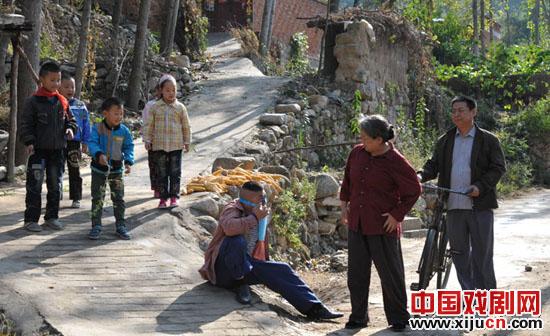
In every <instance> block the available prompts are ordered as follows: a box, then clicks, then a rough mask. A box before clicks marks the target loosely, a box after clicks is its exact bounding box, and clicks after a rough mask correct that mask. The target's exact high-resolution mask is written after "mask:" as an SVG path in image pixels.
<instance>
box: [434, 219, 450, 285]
mask: <svg viewBox="0 0 550 336" xmlns="http://www.w3.org/2000/svg"><path fill="white" fill-rule="evenodd" d="M441 220H442V223H441V227H440V232H439V244H438V245H439V246H438V250H439V251H438V258H437V264H438V265H437V267H436V268H437V289H444V288H445V287H447V283H448V282H449V276H450V275H451V267H452V264H453V260H452V258H451V250H450V248H449V246H448V245H449V237H448V236H447V228H446V221H445V218H442V219H441Z"/></svg>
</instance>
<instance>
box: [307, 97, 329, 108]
mask: <svg viewBox="0 0 550 336" xmlns="http://www.w3.org/2000/svg"><path fill="white" fill-rule="evenodd" d="M308 100H309V105H310V106H319V107H321V108H322V109H324V108H325V107H327V105H328V102H329V100H328V97H327V96H322V95H313V96H310V97H309V98H308Z"/></svg>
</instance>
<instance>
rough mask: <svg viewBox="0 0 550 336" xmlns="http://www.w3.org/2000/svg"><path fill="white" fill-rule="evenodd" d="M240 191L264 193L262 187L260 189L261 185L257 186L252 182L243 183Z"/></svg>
mask: <svg viewBox="0 0 550 336" xmlns="http://www.w3.org/2000/svg"><path fill="white" fill-rule="evenodd" d="M241 189H245V190H250V191H253V192H262V191H264V187H262V185H261V184H259V183H258V182H254V181H248V182H245V183H244V184H243V185H242V186H241Z"/></svg>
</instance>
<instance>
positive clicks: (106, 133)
mask: <svg viewBox="0 0 550 336" xmlns="http://www.w3.org/2000/svg"><path fill="white" fill-rule="evenodd" d="M101 110H102V111H103V115H104V117H105V118H104V119H103V121H102V122H100V123H97V124H95V125H94V127H93V128H92V136H91V138H90V141H89V142H88V150H89V152H90V156H91V157H92V164H91V168H92V214H91V217H92V229H91V231H90V233H89V234H88V238H90V239H93V240H96V239H98V238H99V236H100V235H101V229H102V226H101V214H102V212H103V199H104V198H105V189H106V186H107V183H109V187H110V188H111V200H112V201H113V210H114V214H115V219H116V234H117V235H118V236H119V237H120V238H121V239H125V240H128V239H130V235H129V234H128V229H127V228H126V224H125V222H124V211H125V206H124V181H123V179H122V174H123V169H124V172H125V173H126V174H129V173H130V170H131V168H130V167H131V166H132V165H133V164H134V142H133V140H132V134H131V133H130V130H129V129H128V128H127V127H126V126H124V125H122V124H121V122H122V118H123V116H124V106H123V104H122V101H121V100H120V99H118V98H116V97H111V98H107V99H106V100H105V101H104V102H103V104H102V105H101Z"/></svg>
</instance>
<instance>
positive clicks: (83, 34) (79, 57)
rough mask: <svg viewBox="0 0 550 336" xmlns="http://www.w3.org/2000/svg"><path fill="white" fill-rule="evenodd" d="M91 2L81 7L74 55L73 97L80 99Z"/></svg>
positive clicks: (86, 52)
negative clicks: (77, 39)
mask: <svg viewBox="0 0 550 336" xmlns="http://www.w3.org/2000/svg"><path fill="white" fill-rule="evenodd" d="M92 2H93V0H84V4H83V7H82V19H81V20H80V23H81V26H80V36H79V37H80V41H79V43H78V52H77V54H76V70H75V75H74V81H75V93H74V95H75V97H77V98H80V92H81V91H82V81H83V79H84V63H85V62H86V56H87V54H88V31H89V30H90V17H91V16H92Z"/></svg>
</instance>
